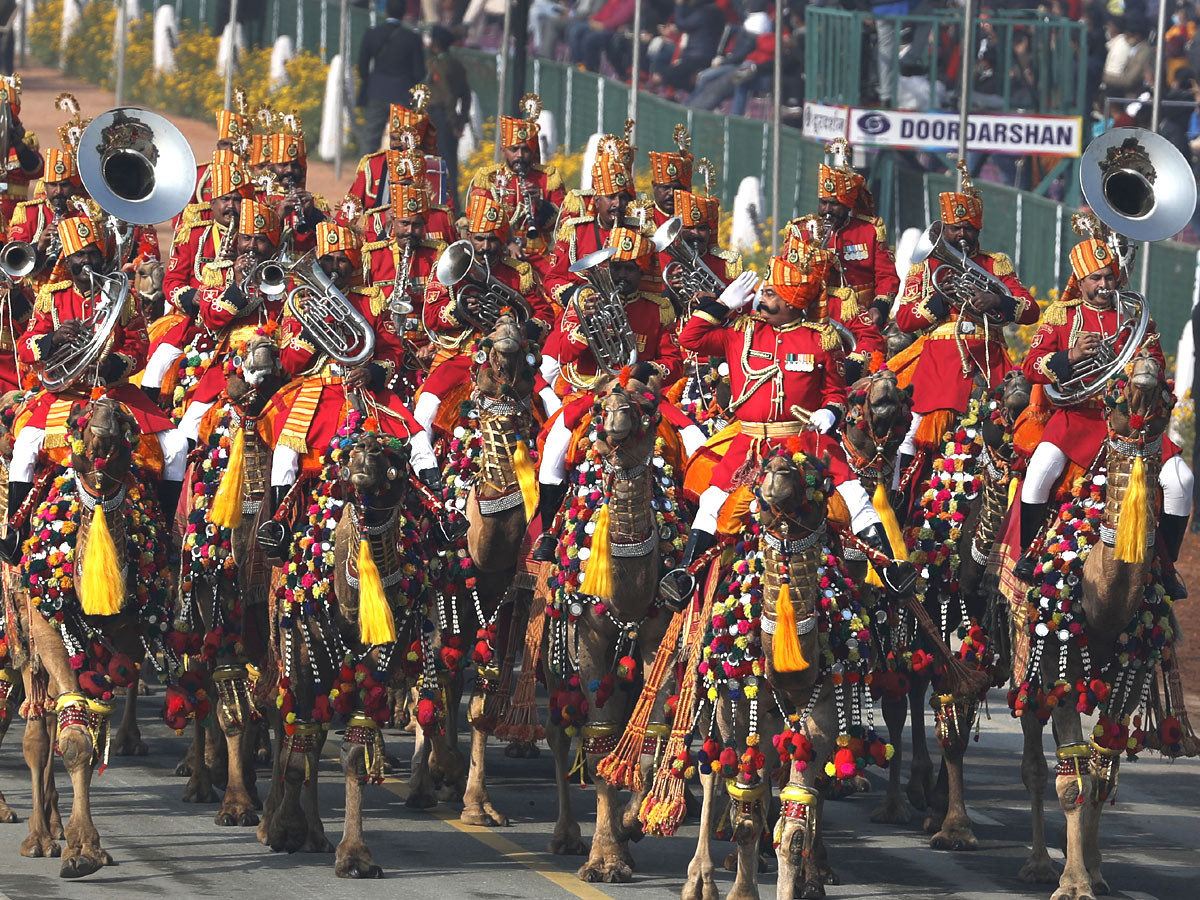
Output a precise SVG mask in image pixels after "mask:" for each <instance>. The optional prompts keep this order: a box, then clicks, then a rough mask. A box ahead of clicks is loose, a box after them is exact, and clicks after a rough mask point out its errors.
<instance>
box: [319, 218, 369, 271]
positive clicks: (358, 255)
mask: <svg viewBox="0 0 1200 900" xmlns="http://www.w3.org/2000/svg"><path fill="white" fill-rule="evenodd" d="M339 250H340V251H342V252H343V253H345V254H346V255H347V256H348V257H350V260H351V262H353V263H354V265H355V267H357V266H359V265H360V264H361V263H362V240H361V239H360V238H359V236H358V235H357V234H355V233H354V232H353V231H352V230H350V229H349V228H347V227H345V226H344V225H339V224H337V222H334V221H333V220H331V219H322V220H321V221H320V222H318V223H317V253H318V254H319V255H321V256H324V255H325V254H326V253H337V252H338V251H339Z"/></svg>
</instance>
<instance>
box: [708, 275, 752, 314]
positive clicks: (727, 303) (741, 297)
mask: <svg viewBox="0 0 1200 900" xmlns="http://www.w3.org/2000/svg"><path fill="white" fill-rule="evenodd" d="M757 287H758V273H757V272H754V271H750V270H747V271H745V272H743V273H742V274H741V275H739V276H738V277H737V278H735V279H733V281H731V282H730V283H729V287H727V288H725V290H723V291H721V296H720V297H718V298H717V299H718V300H720V301H721V305H722V306H724V307H726V308H727V309H731V310H737V309H741V308H742V307H743V306H745V305H746V304H747V303H749V302H750V299H751V298H752V297H753V296H754V289H755V288H757Z"/></svg>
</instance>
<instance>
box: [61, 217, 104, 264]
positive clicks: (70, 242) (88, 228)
mask: <svg viewBox="0 0 1200 900" xmlns="http://www.w3.org/2000/svg"><path fill="white" fill-rule="evenodd" d="M58 239H59V240H60V241H62V255H63V258H64V259H65V258H66V257H68V256H70V255H71V254H72V253H78V252H79V251H80V250H82V249H84V248H85V247H88V246H91V245H92V244H95V245H96V246H97V247H100V248H101V249H103V248H104V235H103V234H101V232H100V229H98V228H97V227H96V223H95V222H93V221H92V220H91V219H90V218H88V217H87V216H83V215H79V216H69V217H68V218H65V219H61V220H60V221H59V223H58Z"/></svg>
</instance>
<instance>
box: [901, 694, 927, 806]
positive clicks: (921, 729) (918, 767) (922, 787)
mask: <svg viewBox="0 0 1200 900" xmlns="http://www.w3.org/2000/svg"><path fill="white" fill-rule="evenodd" d="M926 687H928V682H927V681H926V680H925V679H924V678H921V677H919V676H917V675H913V677H912V683H911V684H910V686H909V692H908V708H909V713H910V715H911V716H912V764H911V765H910V766H909V774H908V785H907V786H906V787H905V793H906V794H907V795H908V802H909V803H911V804H912V805H913V807H914V808H915V809H922V810H923V809H928V808H929V797H930V794H932V792H933V760H932V758H931V757H930V756H929V744H928V743H927V742H926V740H925V688H926Z"/></svg>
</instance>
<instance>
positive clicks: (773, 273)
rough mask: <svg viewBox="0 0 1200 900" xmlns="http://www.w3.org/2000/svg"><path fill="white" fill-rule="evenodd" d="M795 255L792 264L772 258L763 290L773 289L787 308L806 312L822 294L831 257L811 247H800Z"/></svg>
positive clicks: (785, 260)
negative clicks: (765, 288) (790, 307)
mask: <svg viewBox="0 0 1200 900" xmlns="http://www.w3.org/2000/svg"><path fill="white" fill-rule="evenodd" d="M790 255H791V254H790V253H789V256H790ZM794 255H795V261H794V262H793V261H791V260H789V259H786V258H784V257H782V256H772V257H771V261H770V265H769V267H768V270H767V277H766V279H765V280H764V281H763V287H769V288H772V289H773V290H774V291H775V293H777V294H778V295H779V296H780V298H781V299H782V300H783V301H784V302H785V303H787V304H788V305H789V306H794V307H796V308H797V309H808V308H809V306H811V305H812V302H813V301H814V300H818V299H819V298H820V297H821V295H822V294H823V293H824V291H825V279H826V278H827V277H828V275H829V270H830V268H831V267H832V265H833V254H831V253H830V252H829V251H828V250H822V249H821V248H820V247H814V246H812V245H811V244H800V245H798V246H797V247H796V248H795V254H794Z"/></svg>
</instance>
